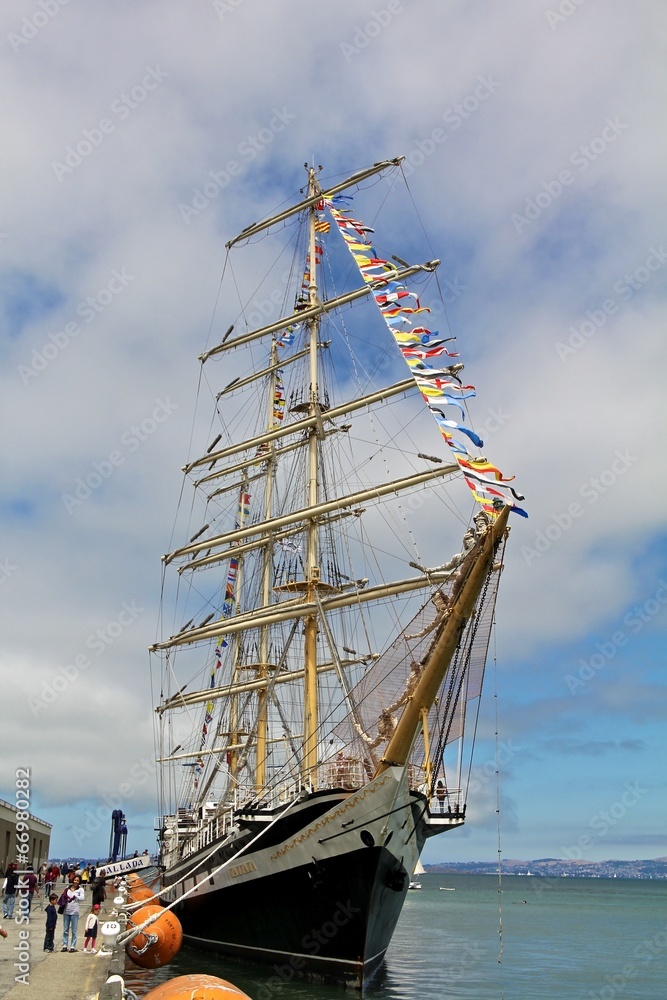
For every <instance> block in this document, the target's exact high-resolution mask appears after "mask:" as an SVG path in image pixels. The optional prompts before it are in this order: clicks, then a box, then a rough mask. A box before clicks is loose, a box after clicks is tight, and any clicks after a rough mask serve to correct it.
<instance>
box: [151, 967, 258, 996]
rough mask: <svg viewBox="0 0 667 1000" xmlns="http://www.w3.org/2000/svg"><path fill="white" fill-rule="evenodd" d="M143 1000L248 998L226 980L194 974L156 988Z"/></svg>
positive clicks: (177, 978) (171, 980)
mask: <svg viewBox="0 0 667 1000" xmlns="http://www.w3.org/2000/svg"><path fill="white" fill-rule="evenodd" d="M144 1000H250V997H249V996H248V994H247V993H244V992H243V991H242V990H240V989H239V988H238V986H234V984H233V983H228V982H227V980H226V979H218V977H217V976H206V975H202V974H199V973H196V974H194V975H190V976H177V977H176V979H170V980H169V982H168V983H162V984H161V985H160V986H156V987H155V989H154V990H151V991H150V993H146V994H145V996H144Z"/></svg>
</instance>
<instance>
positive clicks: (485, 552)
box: [375, 507, 510, 777]
mask: <svg viewBox="0 0 667 1000" xmlns="http://www.w3.org/2000/svg"><path fill="white" fill-rule="evenodd" d="M509 512H510V508H509V507H504V508H503V510H502V511H501V513H500V514H499V515H498V517H497V518H496V520H495V522H494V523H493V524H492V525H491V526H490V528H489V530H488V531H487V533H486V536H485V538H484V539H483V541H482V546H481V551H480V553H479V555H478V556H477V559H476V561H475V562H474V563H473V565H472V567H471V568H470V570H469V571H468V576H467V578H466V580H465V583H464V584H463V587H462V588H461V591H460V593H459V596H458V598H457V599H456V601H455V603H454V605H453V607H452V608H451V609H450V611H449V615H448V618H447V621H446V623H445V625H444V627H443V629H442V632H441V633H440V636H439V637H438V639H437V641H436V644H435V647H434V649H433V651H432V653H431V655H430V657H429V659H428V662H427V663H426V665H425V667H424V670H423V671H422V674H421V677H420V679H419V681H418V683H417V686H416V687H415V690H414V692H413V694H412V696H411V697H410V698H409V699H408V702H407V703H406V706H405V708H404V710H403V714H402V715H401V718H400V719H399V721H398V724H397V726H396V729H395V730H394V733H393V735H392V737H391V739H390V740H389V743H388V744H387V748H386V750H385V752H384V755H383V757H382V759H381V761H380V763H379V764H378V767H377V770H376V772H375V776H376V777H377V775H378V774H382V772H383V771H386V770H387V768H389V767H392V766H394V765H398V766H402V765H404V764H405V763H406V762H407V760H408V759H409V757H410V754H411V752H412V747H413V745H414V742H415V739H416V737H417V733H418V732H419V727H420V725H421V721H422V711H426V712H428V711H429V710H430V708H431V706H432V704H433V702H434V701H435V699H436V697H437V694H438V691H439V690H440V685H441V684H442V682H443V679H444V677H445V674H446V673H447V671H448V669H449V664H450V663H451V659H452V656H453V655H454V651H455V650H456V647H457V645H458V643H459V639H460V638H461V633H462V631H463V629H464V627H465V624H466V622H467V621H468V619H469V617H470V615H471V614H472V611H473V608H474V607H475V602H476V601H477V598H478V597H479V594H480V592H481V590H482V587H483V585H484V581H485V579H486V576H487V574H488V572H489V570H490V568H491V566H492V564H493V560H494V557H495V551H496V546H497V543H498V541H499V540H500V539H501V538H502V535H503V532H504V531H505V529H506V526H507V518H508V516H509Z"/></svg>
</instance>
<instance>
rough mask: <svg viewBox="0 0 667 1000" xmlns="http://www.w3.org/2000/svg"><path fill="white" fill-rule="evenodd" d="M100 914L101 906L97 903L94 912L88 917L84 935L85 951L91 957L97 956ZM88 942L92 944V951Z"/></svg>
mask: <svg viewBox="0 0 667 1000" xmlns="http://www.w3.org/2000/svg"><path fill="white" fill-rule="evenodd" d="M99 912H100V904H99V903H95V904H94V905H93V908H92V910H91V911H90V913H89V914H88V916H87V917H86V927H85V931H86V932H85V934H84V942H83V950H84V951H87V952H88V953H89V954H90V955H95V954H96V953H97V949H96V948H95V942H96V941H97V914H98V913H99ZM88 942H90V949H89V948H88Z"/></svg>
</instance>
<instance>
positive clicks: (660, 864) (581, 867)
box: [424, 858, 667, 879]
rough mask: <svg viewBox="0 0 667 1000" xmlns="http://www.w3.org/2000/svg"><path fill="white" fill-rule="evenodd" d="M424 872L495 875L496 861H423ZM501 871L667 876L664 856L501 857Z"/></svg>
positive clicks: (540, 874)
mask: <svg viewBox="0 0 667 1000" xmlns="http://www.w3.org/2000/svg"><path fill="white" fill-rule="evenodd" d="M424 867H425V869H426V871H427V872H451V873H452V874H459V875H494V874H496V873H497V871H498V865H497V864H496V863H494V862H490V861H488V862H487V861H451V862H446V863H445V862H443V863H441V864H437V865H424ZM500 870H501V872H502V874H504V875H535V876H537V877H542V878H544V877H549V878H554V877H557V878H652V879H667V858H654V859H653V860H641V861H613V860H611V861H564V860H562V859H561V858H538V859H536V860H535V861H517V860H514V859H508V860H506V861H503V862H502V863H501V866H500Z"/></svg>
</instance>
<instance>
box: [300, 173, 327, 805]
mask: <svg viewBox="0 0 667 1000" xmlns="http://www.w3.org/2000/svg"><path fill="white" fill-rule="evenodd" d="M319 191H320V187H319V184H318V183H317V180H316V177H315V168H314V167H310V168H309V169H308V197H309V199H310V198H313V197H314V196H315V195H316V194H317V193H318V192H319ZM316 204H317V202H313V203H312V204H311V205H310V206H309V208H308V264H307V267H308V305H309V306H310V307H311V308H312V307H313V306H315V305H317V259H316V256H315V218H316V215H315V212H316ZM307 330H308V346H309V351H310V355H309V370H310V394H309V407H308V415H309V416H310V417H311V419H313V420H314V423H313V424H312V425H311V427H310V428H309V431H308V497H307V503H308V506H309V507H314V506H315V505H316V504H317V502H318V499H319V482H318V457H319V456H318V438H319V436H320V434H321V433H322V421H321V417H320V404H319V399H318V364H317V353H318V352H317V339H318V334H319V317H318V316H312V317H311V318H310V319H309V320H308V321H307ZM317 530H318V529H317V521H316V520H315V518H314V517H311V518H309V520H308V528H307V548H306V600H307V601H308V602H309V603H311V602H314V601H315V594H316V591H317V587H318V583H319V578H320V571H319V565H318V552H317ZM304 633H305V641H304V689H303V710H304V711H303V762H302V768H301V773H302V779H303V782H304V784H305V785H310V786H311V787H313V788H314V787H315V783H316V767H317V722H318V719H317V615H309V616H308V617H307V618H306V619H305V628H304Z"/></svg>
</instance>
